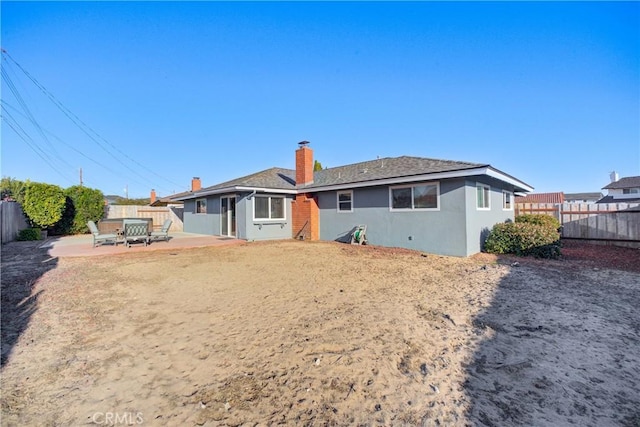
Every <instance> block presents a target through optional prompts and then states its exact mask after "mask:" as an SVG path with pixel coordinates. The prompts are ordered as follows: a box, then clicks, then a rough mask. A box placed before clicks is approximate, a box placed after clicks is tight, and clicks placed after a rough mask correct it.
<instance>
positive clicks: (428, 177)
mask: <svg viewBox="0 0 640 427" xmlns="http://www.w3.org/2000/svg"><path fill="white" fill-rule="evenodd" d="M474 175H488V176H491V177H493V178H496V179H499V180H501V181H504V182H507V183H509V184H511V185H513V186H514V187H515V190H516V191H518V192H525V193H526V192H531V191H533V187H531V186H530V185H528V184H525V183H524V182H522V181H520V180H519V179H516V178H514V177H512V176H510V175H507V174H505V173H503V172H501V171H499V170H497V169H495V168H492V167H491V166H489V165H486V166H481V167H477V168H469V169H458V170H455V171H447V172H431V173H426V174H419V175H411V176H401V177H395V178H383V179H376V180H371V181H359V182H351V183H344V184H333V185H324V186H320V185H319V186H317V187H316V186H313V187H307V188H304V187H300V188H299V189H298V190H299V191H300V192H315V191H318V192H320V191H334V190H346V189H350V188H359V187H375V186H378V185H395V184H403V183H407V182H419V181H434V180H440V179H448V178H463V177H468V176H474Z"/></svg>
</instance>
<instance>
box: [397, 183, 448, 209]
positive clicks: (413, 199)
mask: <svg viewBox="0 0 640 427" xmlns="http://www.w3.org/2000/svg"><path fill="white" fill-rule="evenodd" d="M424 185H432V186H435V187H436V207H435V208H416V207H414V202H415V197H414V193H413V188H414V187H422V186H424ZM402 188H410V189H411V207H410V208H394V207H393V190H399V189H402ZM389 210H390V211H391V212H416V211H418V212H434V211H439V210H440V181H427V182H416V183H412V184H404V185H394V186H391V187H389Z"/></svg>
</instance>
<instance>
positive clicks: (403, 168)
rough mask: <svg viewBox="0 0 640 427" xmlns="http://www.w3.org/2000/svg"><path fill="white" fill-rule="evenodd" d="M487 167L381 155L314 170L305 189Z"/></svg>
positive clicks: (476, 164) (422, 158)
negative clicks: (311, 179)
mask: <svg viewBox="0 0 640 427" xmlns="http://www.w3.org/2000/svg"><path fill="white" fill-rule="evenodd" d="M485 166H489V165H487V164H480V163H469V162H459V161H453V160H439V159H429V158H424V157H409V156H402V157H385V158H382V159H376V160H370V161H368V162H361V163H354V164H351V165H346V166H338V167H335V168H330V169H323V170H321V171H317V172H315V173H314V176H313V184H310V185H307V186H306V188H314V187H324V186H327V185H340V184H352V183H359V182H366V181H375V180H379V179H388V178H399V177H410V176H414V175H423V174H429V173H437V172H450V171H457V170H464V169H472V168H478V167H485Z"/></svg>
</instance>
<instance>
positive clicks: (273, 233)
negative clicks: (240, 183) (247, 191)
mask: <svg viewBox="0 0 640 427" xmlns="http://www.w3.org/2000/svg"><path fill="white" fill-rule="evenodd" d="M261 195H265V196H266V195H268V194H261ZM272 196H276V197H284V198H285V203H284V208H285V219H284V220H279V219H278V220H255V221H254V219H253V203H254V200H255V198H253V197H252V198H251V199H247V198H246V197H245V200H246V202H245V206H246V211H245V214H244V218H245V223H246V237H243V239H246V240H277V239H290V238H291V236H292V232H291V201H292V200H293V198H292V197H291V196H283V195H282V194H273V195H272ZM238 217H239V216H238Z"/></svg>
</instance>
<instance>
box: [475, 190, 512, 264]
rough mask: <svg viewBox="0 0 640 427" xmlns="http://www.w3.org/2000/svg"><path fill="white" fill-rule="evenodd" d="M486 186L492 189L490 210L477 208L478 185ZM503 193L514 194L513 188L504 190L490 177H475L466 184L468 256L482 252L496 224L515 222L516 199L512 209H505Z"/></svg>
mask: <svg viewBox="0 0 640 427" xmlns="http://www.w3.org/2000/svg"><path fill="white" fill-rule="evenodd" d="M478 183H481V184H486V185H488V186H490V187H491V191H490V202H489V206H490V209H489V210H482V209H478V207H477V193H476V188H477V184H478ZM503 191H509V192H511V193H513V189H512V188H504V186H501V185H500V182H499V181H497V180H494V179H492V178H489V177H475V178H474V179H469V180H467V181H466V182H465V205H466V206H467V210H466V230H467V236H466V247H467V249H466V251H467V252H466V254H465V256H469V255H473V254H476V253H478V252H480V251H481V250H482V247H483V245H484V241H485V239H486V238H487V236H488V235H489V232H490V231H491V229H492V228H493V226H494V225H495V224H498V223H501V222H505V221H507V220H511V221H513V220H514V217H515V214H514V205H515V203H514V197H513V195H512V197H511V209H510V210H505V209H503Z"/></svg>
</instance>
